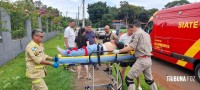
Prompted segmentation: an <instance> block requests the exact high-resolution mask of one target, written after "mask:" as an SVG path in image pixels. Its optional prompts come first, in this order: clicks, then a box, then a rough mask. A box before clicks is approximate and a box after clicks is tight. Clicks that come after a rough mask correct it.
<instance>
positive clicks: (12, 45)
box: [0, 8, 57, 66]
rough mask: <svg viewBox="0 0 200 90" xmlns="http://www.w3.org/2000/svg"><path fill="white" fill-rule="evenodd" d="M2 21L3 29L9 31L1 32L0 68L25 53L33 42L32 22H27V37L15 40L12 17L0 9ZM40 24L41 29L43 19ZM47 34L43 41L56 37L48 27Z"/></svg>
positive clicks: (39, 21)
mask: <svg viewBox="0 0 200 90" xmlns="http://www.w3.org/2000/svg"><path fill="white" fill-rule="evenodd" d="M0 21H2V22H5V23H1V26H0V27H2V28H5V29H6V30H7V31H0V66H1V65H3V64H4V63H6V62H8V61H10V60H11V59H13V58H15V57H16V56H17V55H19V54H20V53H21V52H23V51H24V49H25V47H26V45H27V44H28V43H29V42H30V41H31V31H32V29H31V22H30V20H26V22H25V30H26V35H25V37H23V38H22V39H15V40H13V39H12V37H11V33H10V32H11V19H10V15H9V14H8V13H7V12H6V11H5V10H4V9H3V8H0ZM38 24H39V27H40V28H41V27H42V25H41V19H40V18H38ZM46 28H47V29H46V33H45V35H44V38H43V41H46V40H48V39H50V38H52V37H54V36H56V34H57V33H56V31H52V32H48V27H46Z"/></svg>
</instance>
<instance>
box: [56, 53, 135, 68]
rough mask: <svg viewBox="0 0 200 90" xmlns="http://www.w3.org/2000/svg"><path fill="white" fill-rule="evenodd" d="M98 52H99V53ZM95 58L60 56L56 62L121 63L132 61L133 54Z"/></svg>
mask: <svg viewBox="0 0 200 90" xmlns="http://www.w3.org/2000/svg"><path fill="white" fill-rule="evenodd" d="M99 52H100V51H99ZM99 52H98V51H97V52H93V53H97V55H96V56H91V55H89V56H74V57H63V56H62V55H58V58H59V60H58V62H59V63H60V64H82V63H83V64H92V63H98V64H99V65H101V63H102V62H115V61H118V62H121V61H124V60H126V61H128V60H134V59H135V58H134V56H133V52H129V53H127V54H109V55H98V53H99ZM103 52H110V51H103Z"/></svg>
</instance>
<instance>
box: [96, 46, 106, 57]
mask: <svg viewBox="0 0 200 90" xmlns="http://www.w3.org/2000/svg"><path fill="white" fill-rule="evenodd" d="M97 51H103V46H102V45H101V44H98V45H97ZM103 54H104V52H100V55H103Z"/></svg>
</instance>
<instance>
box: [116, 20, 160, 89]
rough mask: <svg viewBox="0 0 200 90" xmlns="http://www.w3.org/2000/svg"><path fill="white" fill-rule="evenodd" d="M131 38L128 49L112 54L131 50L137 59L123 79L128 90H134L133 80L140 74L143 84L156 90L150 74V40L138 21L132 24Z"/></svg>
mask: <svg viewBox="0 0 200 90" xmlns="http://www.w3.org/2000/svg"><path fill="white" fill-rule="evenodd" d="M132 30H133V33H134V34H133V37H132V40H131V41H130V44H129V46H128V47H125V48H123V49H121V50H114V51H113V53H115V54H118V53H123V52H128V51H131V50H134V51H135V57H136V58H137V60H136V62H135V64H134V65H133V66H132V67H131V69H130V71H129V73H128V75H127V76H126V78H125V81H126V84H127V86H128V90H135V84H134V81H133V79H134V78H136V77H138V76H139V74H140V73H143V74H144V76H145V82H146V83H147V84H149V85H150V87H151V90H157V86H156V83H155V82H154V80H153V76H152V72H151V65H152V61H151V55H152V54H151V51H152V46H151V39H150V36H149V34H147V33H146V32H144V31H143V30H142V28H141V24H140V22H138V21H134V22H133V28H132Z"/></svg>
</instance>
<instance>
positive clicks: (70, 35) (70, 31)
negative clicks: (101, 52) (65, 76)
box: [64, 20, 76, 72]
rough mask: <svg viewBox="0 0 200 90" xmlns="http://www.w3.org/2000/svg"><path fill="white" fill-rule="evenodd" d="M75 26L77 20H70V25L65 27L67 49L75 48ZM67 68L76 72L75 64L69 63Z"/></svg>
mask: <svg viewBox="0 0 200 90" xmlns="http://www.w3.org/2000/svg"><path fill="white" fill-rule="evenodd" d="M74 27H75V21H74V20H70V21H69V26H68V27H67V28H66V29H65V32H64V41H65V47H66V49H72V48H75V31H74ZM67 69H69V70H70V71H72V72H76V71H75V70H76V69H75V68H74V65H69V66H68V67H67Z"/></svg>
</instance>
